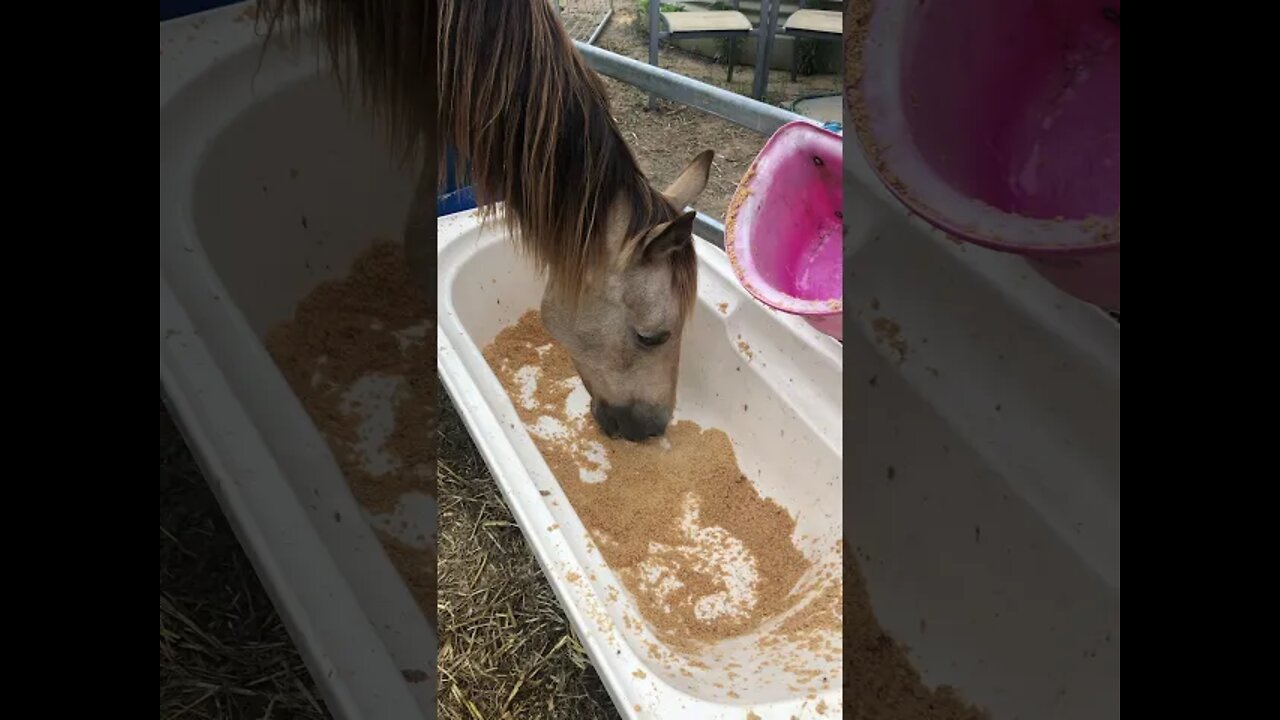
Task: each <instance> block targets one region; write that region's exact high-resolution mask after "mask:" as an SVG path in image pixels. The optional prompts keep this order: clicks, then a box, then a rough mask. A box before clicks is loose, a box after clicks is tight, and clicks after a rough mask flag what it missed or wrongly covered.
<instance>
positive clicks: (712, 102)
mask: <svg viewBox="0 0 1280 720" xmlns="http://www.w3.org/2000/svg"><path fill="white" fill-rule="evenodd" d="M574 45H576V46H577V48H578V52H580V53H582V56H583V57H584V58H586V60H587V64H588V65H590V66H591V67H592V69H594V70H595V71H596V72H598V73H600V74H601V75H608V76H609V77H611V78H614V79H616V80H621V81H622V82H624V83H627V84H628V85H632V86H635V87H637V88H639V89H641V90H644V91H646V92H649V93H652V94H654V95H657V96H658V97H662V98H665V99H667V100H671V101H673V102H678V103H682V104H684V105H688V106H689V107H692V108H695V109H698V110H701V111H703V112H705V113H710V114H712V115H715V116H716V117H719V118H723V119H725V120H728V121H729V122H731V123H734V124H735V125H741V126H742V127H744V128H747V129H748V130H753V131H755V132H757V133H759V134H761V135H765V136H769V135H772V134H773V133H774V131H776V130H777V129H778V128H780V127H782V126H783V125H786V124H787V123H789V122H796V121H800V122H807V123H810V124H812V125H819V126H820V125H821V123H819V122H818V121H816V120H813V119H812V118H807V117H805V116H803V115H797V114H796V113H793V112H789V111H787V110H783V109H782V108H779V107H774V106H772V105H769V104H767V103H762V102H759V101H757V100H752V99H751V98H749V97H744V96H742V95H739V94H737V93H734V92H730V91H728V90H724V89H722V88H718V87H716V86H714V85H708V84H706V83H704V82H699V81H697V80H694V79H692V78H688V77H685V76H684V75H681V74H679V73H673V72H671V71H670V70H663V69H662V68H657V67H654V66H652V65H649V64H646V63H642V62H640V61H639V60H632V59H631V58H629V57H624V56H622V55H618V54H616V53H611V52H609V51H608V50H601V49H600V48H598V47H595V46H593V45H590V44H588V43H583V42H577V41H575V42H574ZM694 227H695V231H696V232H697V234H698V235H699V236H701V237H703V238H706V239H707V240H710V241H712V242H714V243H715V244H716V245H718V246H719V247H720V248H722V249H723V248H724V225H723V224H722V223H721V222H720V221H718V220H716V219H715V218H712V217H711V216H709V215H706V214H703V213H698V217H697V220H696V221H695V225H694Z"/></svg>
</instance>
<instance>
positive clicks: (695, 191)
mask: <svg viewBox="0 0 1280 720" xmlns="http://www.w3.org/2000/svg"><path fill="white" fill-rule="evenodd" d="M713 157H715V151H713V150H703V151H702V152H700V153H698V156H697V157H695V158H694V159H693V161H692V162H690V163H689V165H688V166H686V167H685V169H684V170H683V171H682V172H681V173H680V177H678V178H676V181H675V182H673V183H671V185H670V186H669V187H668V188H667V189H666V190H663V191H662V194H663V195H665V196H666V197H667V199H668V200H670V201H671V204H672V205H675V206H676V209H677V210H684V209H685V208H686V207H689V206H690V205H692V204H693V201H694V200H697V199H698V196H699V195H701V194H702V191H703V190H705V189H706V187H707V179H708V178H710V177H711V159H712V158H713Z"/></svg>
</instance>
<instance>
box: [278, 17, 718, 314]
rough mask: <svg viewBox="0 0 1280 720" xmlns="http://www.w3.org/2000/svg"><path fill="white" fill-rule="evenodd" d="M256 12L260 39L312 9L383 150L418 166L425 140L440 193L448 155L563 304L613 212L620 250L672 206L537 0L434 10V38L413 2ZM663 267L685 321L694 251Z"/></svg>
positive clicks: (590, 270) (582, 280)
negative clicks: (375, 120)
mask: <svg viewBox="0 0 1280 720" xmlns="http://www.w3.org/2000/svg"><path fill="white" fill-rule="evenodd" d="M259 5H260V8H261V9H262V10H263V11H265V19H266V21H267V23H268V30H267V33H268V35H270V34H271V32H272V30H273V28H275V27H276V26H277V25H278V24H279V23H280V22H281V21H288V20H292V21H293V22H294V25H295V27H298V26H300V23H301V20H302V15H303V13H304V11H305V10H308V9H309V10H312V11H314V14H315V15H316V22H317V23H318V33H319V37H320V38H321V41H322V43H323V45H324V47H325V48H326V49H327V51H328V54H329V56H330V58H331V60H332V61H333V65H334V70H335V72H336V73H337V74H338V76H339V78H340V79H342V80H343V81H344V85H346V86H347V87H349V85H350V82H351V81H352V80H358V82H359V84H360V85H361V97H362V99H363V100H364V104H365V105H366V106H367V107H368V108H369V109H371V110H372V111H373V112H374V114H375V116H377V117H379V118H380V119H381V120H382V123H383V125H384V126H385V128H386V129H387V131H388V133H389V137H390V138H391V141H392V144H393V147H394V148H395V149H397V150H398V151H399V152H400V153H401V154H402V156H403V157H406V158H409V157H416V156H418V155H419V154H420V153H421V151H422V150H423V149H424V143H426V142H428V138H427V137H426V136H427V135H428V134H432V135H434V136H435V137H434V138H433V141H434V146H433V149H434V151H435V153H436V159H437V162H438V173H439V174H438V178H439V180H440V182H441V184H443V179H444V176H445V162H446V156H447V151H448V150H449V149H450V148H452V149H453V150H454V151H455V152H456V154H457V161H458V167H459V168H460V169H462V170H463V172H464V173H465V174H466V176H467V177H468V178H469V180H470V182H471V184H472V189H473V191H474V192H475V194H476V198H477V201H478V202H479V204H480V206H481V211H482V213H484V214H485V215H486V217H492V216H493V213H494V210H495V205H494V203H496V202H498V201H501V202H503V203H504V212H503V214H502V220H503V222H504V224H505V226H506V227H507V229H508V232H509V233H510V234H511V235H513V236H514V237H515V238H516V239H517V243H518V246H519V247H520V248H521V249H522V250H523V251H524V252H526V253H527V254H528V255H530V256H531V257H532V258H533V260H534V261H535V263H537V264H538V266H539V267H541V268H543V269H544V270H545V271H547V274H548V280H549V283H548V289H549V290H551V291H552V292H555V293H558V294H560V295H561V296H562V297H564V298H566V299H570V300H575V299H577V298H579V297H581V295H582V293H583V291H584V289H585V288H586V286H587V284H588V283H589V282H590V281H591V278H592V277H593V276H595V275H596V274H598V273H599V272H600V271H601V270H603V269H604V264H605V262H606V248H605V238H604V235H605V232H606V231H607V229H608V227H609V225H610V221H611V220H613V219H614V218H613V217H612V214H613V213H614V212H617V211H619V210H621V211H625V212H627V219H626V239H625V241H624V242H625V243H628V244H630V243H633V242H635V241H637V239H638V238H640V237H641V236H642V235H644V233H645V232H646V231H647V230H648V229H649V228H652V227H653V226H655V225H658V224H660V223H663V222H668V221H670V220H672V219H674V218H675V217H676V216H677V215H678V213H679V211H680V210H682V209H683V208H675V207H673V206H672V205H671V203H670V201H669V200H667V199H666V197H665V196H663V195H662V193H660V192H659V191H658V190H656V189H654V188H653V187H652V186H651V185H650V184H649V182H648V180H647V179H646V178H645V176H644V173H643V172H642V171H641V170H640V166H639V164H638V163H637V162H636V159H635V156H634V155H633V154H632V153H631V150H630V148H628V147H627V145H626V143H625V141H624V140H623V139H622V134H621V132H620V131H619V130H618V126H617V124H616V123H615V122H614V119H613V114H612V112H611V111H610V107H609V101H608V97H607V95H606V93H605V89H604V84H603V83H602V82H601V80H600V78H599V77H598V76H597V75H596V74H595V72H594V71H592V70H591V69H590V68H589V67H587V64H586V62H585V60H584V59H583V58H582V55H581V54H580V53H578V51H577V49H576V48H574V47H573V42H572V41H571V40H570V38H569V36H568V34H567V33H566V32H565V30H564V27H563V26H562V25H561V23H560V21H559V18H557V17H556V14H555V11H554V10H553V9H552V6H551V3H550V2H549V0H442V1H441V2H440V9H439V14H438V24H437V25H436V27H435V28H431V22H432V20H433V19H436V18H432V17H431V15H432V11H431V7H430V6H432V5H435V3H434V2H431V3H428V2H426V1H425V0H259ZM432 40H434V41H435V42H434V45H435V48H434V49H435V51H436V52H435V68H436V73H435V76H434V77H431V76H430V67H431V62H432V58H431V53H430V50H429V48H430V46H431V45H432V44H433V43H432ZM432 80H434V81H435V82H434V83H433V82H432ZM433 110H434V111H435V112H434V113H433V112H432V111H433ZM432 131H434V132H432ZM668 259H669V261H670V262H671V265H672V283H673V289H674V290H675V292H676V293H677V294H678V296H679V297H680V299H681V307H682V309H683V310H684V311H685V312H686V313H687V312H688V311H689V310H691V309H692V306H693V301H694V296H695V294H696V285H697V275H696V272H697V259H696V256H695V254H694V250H693V246H692V244H686V245H685V246H684V247H682V248H680V249H679V250H677V251H676V252H673V253H671V254H670V255H669V256H668Z"/></svg>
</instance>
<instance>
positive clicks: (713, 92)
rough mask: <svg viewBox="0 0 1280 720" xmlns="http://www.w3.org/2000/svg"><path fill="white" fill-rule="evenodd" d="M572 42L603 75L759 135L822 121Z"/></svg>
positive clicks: (581, 43)
mask: <svg viewBox="0 0 1280 720" xmlns="http://www.w3.org/2000/svg"><path fill="white" fill-rule="evenodd" d="M574 45H576V46H577V48H578V52H581V53H582V55H583V57H585V58H586V60H587V63H588V64H589V65H590V66H591V67H592V68H593V69H594V70H595V71H596V72H598V73H600V74H602V75H608V76H609V77H611V78H615V79H617V80H621V81H622V82H624V83H627V84H628V85H634V86H635V87H637V88H639V89H641V90H644V91H645V92H648V93H652V94H654V95H658V96H661V97H664V98H666V99H668V100H673V101H675V102H678V103H683V104H685V105H688V106H689V107H692V108H696V109H698V110H701V111H703V112H707V113H711V114H712V115H715V116H717V117H721V118H724V119H725V120H728V121H729V122H731V123H734V124H737V125H741V126H742V127H745V128H747V129H749V130H754V131H755V132H758V133H760V134H761V135H766V136H768V135H772V134H773V133H774V131H776V130H777V129H778V128H780V127H782V126H783V125H786V124H787V123H789V122H795V121H797V120H798V121H800V122H807V123H810V124H813V125H821V123H819V122H817V121H816V120H813V119H811V118H807V117H805V116H803V115H797V114H795V113H793V112H788V111H786V110H783V109H782V108H779V107H774V106H772V105H768V104H766V103H762V102H759V101H756V100H752V99H751V98H748V97H743V96H742V95H739V94H737V93H735V92H730V91H728V90H724V89H722V88H718V87H715V86H714V85H708V84H706V83H704V82H699V81H697V80H694V79H692V78H687V77H685V76H684V75H680V74H679V73H673V72H671V71H670V70H663V69H662V68H658V67H654V66H652V65H647V64H645V63H642V62H640V61H639V60H632V59H631V58H629V57H623V56H622V55H618V54H616V53H611V52H609V51H608V50H602V49H600V48H598V47H595V46H592V45H588V44H586V43H583V42H577V41H575V42H574Z"/></svg>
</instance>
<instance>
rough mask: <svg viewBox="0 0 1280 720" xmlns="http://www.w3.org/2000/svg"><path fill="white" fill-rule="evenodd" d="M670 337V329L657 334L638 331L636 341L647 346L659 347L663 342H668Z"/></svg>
mask: <svg viewBox="0 0 1280 720" xmlns="http://www.w3.org/2000/svg"><path fill="white" fill-rule="evenodd" d="M670 337H671V333H670V332H668V331H663V332H660V333H658V334H657V335H641V334H640V333H636V341H637V342H639V343H640V344H641V345H643V346H645V347H658V346H659V345H661V344H662V343H664V342H666V341H667V339H668V338H670Z"/></svg>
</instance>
